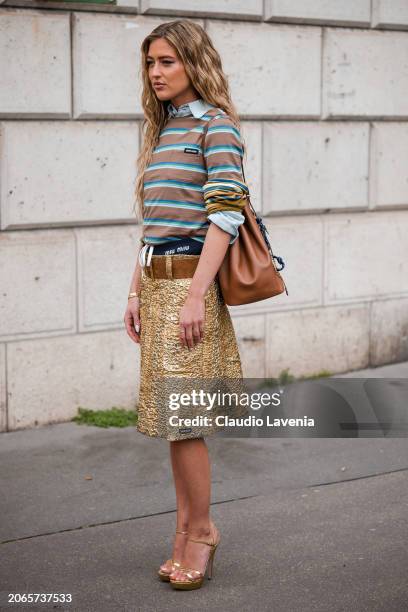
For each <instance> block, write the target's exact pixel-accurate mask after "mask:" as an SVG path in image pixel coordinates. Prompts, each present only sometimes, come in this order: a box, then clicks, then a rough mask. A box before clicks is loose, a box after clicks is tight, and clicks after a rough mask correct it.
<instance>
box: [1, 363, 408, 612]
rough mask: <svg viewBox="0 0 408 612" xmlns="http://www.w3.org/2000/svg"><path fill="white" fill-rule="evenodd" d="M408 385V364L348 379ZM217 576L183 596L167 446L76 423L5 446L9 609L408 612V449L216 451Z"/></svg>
mask: <svg viewBox="0 0 408 612" xmlns="http://www.w3.org/2000/svg"><path fill="white" fill-rule="evenodd" d="M350 376H351V377H356V376H357V377H370V376H383V377H398V378H408V363H404V364H396V365H393V366H386V367H385V368H377V369H375V370H369V371H367V370H364V371H360V372H353V373H350ZM208 446H209V448H210V453H211V457H212V466H213V468H212V478H213V498H212V515H213V518H214V520H215V521H216V522H217V524H218V526H219V528H220V531H221V534H222V541H221V544H220V546H219V549H218V551H217V554H216V558H215V563H214V579H213V580H212V581H206V584H205V586H204V587H203V588H202V589H200V590H198V591H195V592H189V593H188V592H179V591H173V590H172V589H171V587H170V586H169V585H168V584H165V583H161V582H159V581H158V580H157V579H156V577H155V572H156V569H157V567H158V566H159V564H160V563H161V562H162V561H164V560H165V559H166V558H167V557H168V556H169V551H170V543H171V534H172V530H173V528H174V520H175V512H174V510H175V497H174V493H173V485H172V479H171V473H170V470H169V460H168V444H167V443H166V442H165V441H163V440H156V439H150V438H148V437H146V436H143V435H141V434H139V433H138V432H136V431H135V430H134V429H133V428H126V429H123V430H118V429H110V430H103V429H99V428H97V427H85V426H81V427H80V426H78V425H75V424H71V423H64V424H59V425H50V426H46V427H41V428H37V429H32V430H25V431H18V432H12V433H5V434H1V435H0V470H1V483H0V484H1V513H0V516H1V541H2V546H1V548H0V564H1V567H0V570H1V571H0V581H1V582H0V597H1V600H0V609H1V610H3V609H22V608H23V606H21V605H19V606H17V605H13V606H11V605H10V606H8V605H7V603H6V602H7V594H8V593H27V592H30V593H71V594H72V599H73V603H71V604H69V605H68V604H53V603H48V604H40V605H37V606H34V605H33V604H29V605H26V606H24V607H25V608H26V609H30V610H31V609H33V610H72V611H73V610H75V611H80V612H88V611H92V612H93V611H95V612H105V611H109V612H117V611H122V610H123V611H146V612H147V611H149V612H150V611H156V610H157V611H162V610H169V611H172V610H174V611H176V610H186V611H190V610H191V611H193V610H194V611H201V610H207V609H210V610H211V609H213V610H214V609H215V610H217V609H218V610H222V611H224V610H225V611H229V610H234V612H238V611H244V612H247V611H248V612H252V611H253V610H258V611H264V610H265V611H266V610H267V611H274V612H275V611H276V612H297V611H301V612H309V611H310V612H312V611H313V612H315V611H316V612H320V611H322V612H328V611H330V612H337V611H342V612H343V611H344V612H349V611H356V612H365V611H367V612H376V611H381V612H406V611H407V610H408V550H407V542H408V443H407V438H366V439H335V438H331V439H301V438H291V439H284V438H274V439H225V438H217V439H216V438H214V439H208Z"/></svg>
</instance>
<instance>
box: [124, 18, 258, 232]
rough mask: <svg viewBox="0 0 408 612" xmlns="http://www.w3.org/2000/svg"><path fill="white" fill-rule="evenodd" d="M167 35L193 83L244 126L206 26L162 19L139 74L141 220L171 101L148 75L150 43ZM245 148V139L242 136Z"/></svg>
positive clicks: (147, 43)
mask: <svg viewBox="0 0 408 612" xmlns="http://www.w3.org/2000/svg"><path fill="white" fill-rule="evenodd" d="M158 38H165V39H166V41H167V42H168V43H169V44H170V45H171V46H172V47H173V49H174V51H175V53H176V55H177V56H178V57H179V59H180V60H181V61H182V62H183V64H184V69H185V71H186V74H187V76H188V78H189V79H190V82H191V85H192V86H193V87H194V89H195V90H196V91H197V94H198V95H199V96H200V97H201V98H202V99H203V100H204V101H205V102H209V103H210V104H213V105H214V106H216V107H218V108H221V109H222V110H223V111H224V112H225V113H227V115H228V116H229V117H230V119H231V120H232V122H233V124H234V125H235V127H236V128H237V129H238V130H240V120H239V116H238V112H237V110H236V108H235V106H234V104H233V102H232V100H231V96H230V89H229V84H228V79H227V77H226V75H225V74H224V71H223V69H222V62H221V57H220V55H219V53H218V52H217V51H216V49H215V48H214V45H213V43H212V41H211V39H210V37H209V36H208V34H207V33H206V32H205V30H203V28H202V27H201V26H200V25H198V24H196V23H194V22H193V21H190V20H188V19H177V20H175V21H169V22H167V23H162V24H160V25H159V26H157V28H155V29H154V30H153V31H152V32H151V33H150V34H149V35H148V36H146V38H145V39H144V40H143V42H142V45H141V63H140V71H139V75H140V78H141V81H142V83H143V90H142V97H141V102H142V108H143V113H144V119H143V121H142V125H141V128H142V147H141V151H140V153H139V155H138V157H137V161H136V165H137V178H136V182H135V202H134V207H133V209H134V212H135V215H136V218H137V220H138V221H139V222H142V221H143V183H144V174H145V170H146V167H147V166H148V165H149V163H150V161H151V159H152V154H153V150H154V148H155V146H156V145H157V143H158V140H159V135H160V132H161V130H162V129H163V127H164V124H165V122H166V120H167V106H168V103H169V102H170V101H167V100H166V101H164V102H162V101H161V100H159V99H158V98H157V96H156V93H155V91H154V89H153V87H152V84H151V82H150V79H149V75H148V66H147V55H148V52H149V46H150V43H152V42H153V41H154V40H156V39H158ZM241 142H242V145H243V149H244V152H245V149H246V148H245V145H244V140H243V138H241Z"/></svg>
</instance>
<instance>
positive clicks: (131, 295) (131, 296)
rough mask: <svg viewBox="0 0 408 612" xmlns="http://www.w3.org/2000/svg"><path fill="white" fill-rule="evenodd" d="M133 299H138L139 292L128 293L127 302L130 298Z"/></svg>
mask: <svg viewBox="0 0 408 612" xmlns="http://www.w3.org/2000/svg"><path fill="white" fill-rule="evenodd" d="M134 297H140V291H132V292H131V293H129V295H128V300H130V298H134Z"/></svg>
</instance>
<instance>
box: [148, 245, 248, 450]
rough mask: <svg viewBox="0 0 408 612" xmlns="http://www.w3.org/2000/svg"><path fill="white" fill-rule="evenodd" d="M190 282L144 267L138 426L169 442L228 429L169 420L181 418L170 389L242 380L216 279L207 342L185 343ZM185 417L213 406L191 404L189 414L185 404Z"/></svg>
mask: <svg viewBox="0 0 408 612" xmlns="http://www.w3.org/2000/svg"><path fill="white" fill-rule="evenodd" d="M177 256H178V257H180V255H176V257H177ZM189 257H192V256H191V255H190V256H189ZM191 281H192V279H191V278H154V279H152V278H151V277H150V276H148V275H147V274H146V273H145V271H144V269H143V268H142V273H141V293H140V325H141V329H140V389H139V399H138V409H137V413H138V420H137V425H136V428H137V430H138V431H139V432H141V433H143V434H146V435H148V436H153V437H160V438H164V439H166V440H169V441H175V440H184V439H188V438H200V437H204V436H209V435H211V434H213V433H215V432H216V431H220V430H221V429H223V427H222V426H220V427H216V426H214V423H213V424H211V425H208V420H207V422H205V421H203V420H202V419H201V420H200V419H196V422H195V424H193V425H191V424H190V426H184V420H183V423H174V418H173V420H171V419H169V416H173V417H175V416H176V415H175V413H174V411H172V410H170V409H169V399H168V398H169V391H170V390H171V392H174V391H175V390H179V391H185V389H186V388H187V387H188V385H187V386H186V387H185V386H184V383H187V382H188V383H191V382H194V381H197V380H198V381H204V382H209V381H211V380H214V381H216V382H219V381H220V380H227V381H231V379H235V380H237V381H238V382H239V381H240V380H242V368H241V360H240V354H239V350H238V345H237V341H236V337H235V331H234V328H233V324H232V320H231V316H230V313H229V310H228V308H227V305H226V304H225V302H224V299H223V297H222V293H221V289H220V286H219V282H218V278H217V277H215V279H214V280H213V281H212V283H211V285H210V287H209V289H208V291H207V293H206V295H205V320H204V338H203V340H202V341H201V342H198V343H197V344H195V345H194V347H193V348H191V349H188V348H187V347H184V346H182V344H181V342H180V338H179V333H180V328H179V313H180V309H181V308H182V306H183V304H184V302H185V300H186V297H187V294H188V290H189V287H190V284H191ZM182 383H183V384H182ZM186 410H187V412H186ZM233 410H234V409H232V411H233ZM238 412H239V409H235V414H234V416H236V415H237V414H238ZM178 414H180V413H178ZM245 414H246V413H245ZM182 416H183V419H186V418H188V417H191V418H193V417H197V416H208V408H207V410H206V411H205V410H204V409H202V411H201V412H200V411H199V410H198V409H194V410H193V409H192V408H191V409H190V413H188V409H186V408H184V410H183V414H182ZM176 420H177V419H176ZM170 421H171V422H170ZM197 421H200V422H199V423H198V422H197Z"/></svg>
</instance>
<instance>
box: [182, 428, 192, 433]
mask: <svg viewBox="0 0 408 612" xmlns="http://www.w3.org/2000/svg"><path fill="white" fill-rule="evenodd" d="M191 431H192V429H191V427H180V428H179V433H191Z"/></svg>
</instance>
